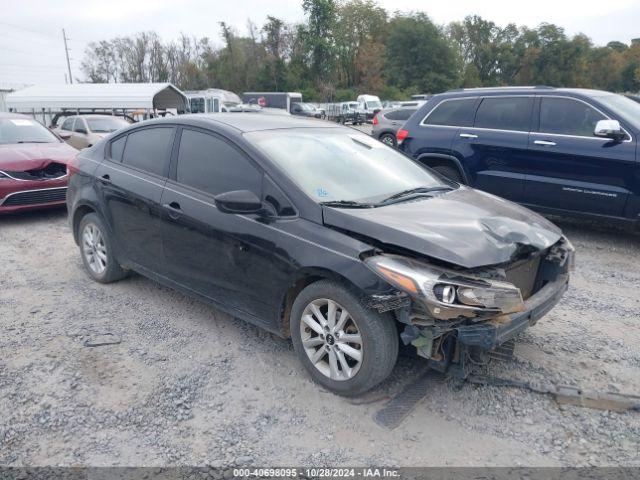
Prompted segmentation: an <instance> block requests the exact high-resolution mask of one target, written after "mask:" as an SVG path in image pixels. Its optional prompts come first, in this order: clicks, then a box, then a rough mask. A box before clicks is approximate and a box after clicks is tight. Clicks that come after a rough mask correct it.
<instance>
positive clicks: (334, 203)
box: [320, 200, 374, 208]
mask: <svg viewBox="0 0 640 480" xmlns="http://www.w3.org/2000/svg"><path fill="white" fill-rule="evenodd" d="M320 205H324V206H325V207H337V208H373V207H374V205H372V204H371V203H360V202H356V201H354V200H329V201H326V202H320Z"/></svg>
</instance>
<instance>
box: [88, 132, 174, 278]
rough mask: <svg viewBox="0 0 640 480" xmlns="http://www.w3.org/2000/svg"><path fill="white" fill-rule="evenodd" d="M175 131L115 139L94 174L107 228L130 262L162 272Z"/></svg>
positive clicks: (131, 134)
mask: <svg viewBox="0 0 640 480" xmlns="http://www.w3.org/2000/svg"><path fill="white" fill-rule="evenodd" d="M174 133H175V128H174V127H172V126H154V127H150V128H141V129H137V130H134V131H132V132H131V133H129V134H128V135H124V136H121V137H117V138H115V139H114V140H113V141H111V142H110V143H109V145H108V148H107V151H108V153H107V156H108V159H107V160H105V161H104V162H102V163H101V164H100V166H99V167H98V169H97V171H96V177H97V181H98V188H99V191H100V195H101V197H102V202H101V203H102V205H104V208H105V212H104V214H105V216H106V219H107V222H108V224H109V225H110V226H111V228H112V229H113V234H114V235H115V239H116V242H117V245H118V247H119V248H120V250H121V252H122V253H121V255H122V254H124V255H123V257H124V258H126V260H128V261H129V262H130V263H132V264H135V266H136V267H142V268H144V269H147V270H150V271H151V272H155V273H160V266H161V261H160V260H161V259H162V242H161V240H160V217H159V215H160V197H161V195H162V189H163V187H164V184H165V182H166V176H167V173H168V168H169V158H170V152H171V147H172V143H173V137H174Z"/></svg>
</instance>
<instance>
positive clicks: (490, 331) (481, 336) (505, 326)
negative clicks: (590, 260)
mask: <svg viewBox="0 0 640 480" xmlns="http://www.w3.org/2000/svg"><path fill="white" fill-rule="evenodd" d="M568 286H569V275H568V274H561V275H558V277H557V278H556V280H555V281H553V282H550V283H548V284H547V285H545V286H544V287H542V288H541V289H540V290H539V291H538V292H537V293H536V294H535V295H533V296H531V297H530V298H529V299H527V300H526V301H525V302H524V305H525V309H524V311H522V312H518V313H513V314H510V315H502V316H500V317H497V318H493V319H491V320H488V321H486V322H483V323H478V324H476V325H459V326H457V327H456V328H455V330H456V333H457V339H458V342H459V343H461V344H463V345H465V346H467V347H479V348H480V349H482V350H492V349H494V348H495V347H497V346H499V345H502V344H503V343H505V342H507V341H509V340H511V339H512V338H513V337H515V336H516V335H518V334H519V333H521V332H522V331H524V330H525V329H527V328H528V327H530V326H532V325H535V324H536V323H537V322H538V320H540V319H541V318H542V317H543V316H544V315H546V313H547V312H548V311H549V310H551V309H552V308H553V307H554V306H555V305H556V304H557V303H558V302H559V301H560V299H561V298H562V296H563V295H564V292H566V291H567V288H568Z"/></svg>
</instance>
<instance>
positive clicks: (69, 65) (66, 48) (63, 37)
mask: <svg viewBox="0 0 640 480" xmlns="http://www.w3.org/2000/svg"><path fill="white" fill-rule="evenodd" d="M62 40H63V41H64V53H65V55H66V56H67V71H68V72H69V83H73V77H72V76H71V63H69V47H67V34H66V33H65V32H64V28H63V29H62Z"/></svg>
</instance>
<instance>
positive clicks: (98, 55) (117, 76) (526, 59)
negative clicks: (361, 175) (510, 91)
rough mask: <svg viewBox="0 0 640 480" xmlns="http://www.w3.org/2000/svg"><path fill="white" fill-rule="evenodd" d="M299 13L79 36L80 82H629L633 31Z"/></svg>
mask: <svg viewBox="0 0 640 480" xmlns="http://www.w3.org/2000/svg"><path fill="white" fill-rule="evenodd" d="M302 7H303V11H304V14H305V17H304V21H302V22H301V23H296V24H292V23H287V22H285V21H283V20H281V19H278V18H275V17H272V16H269V17H267V19H266V22H265V23H264V25H257V24H255V23H254V22H252V21H251V20H249V21H248V22H247V31H246V33H245V34H242V35H241V34H239V33H238V32H237V31H236V30H235V29H234V28H232V27H231V26H229V25H228V24H227V23H225V22H220V23H219V32H217V34H218V35H219V36H220V40H221V41H222V44H221V46H214V44H213V42H212V41H211V39H210V37H202V38H196V37H190V36H187V35H184V34H183V35H181V36H180V38H179V39H178V40H176V41H170V42H165V41H163V40H162V39H161V38H160V37H159V36H158V35H157V33H155V32H141V33H138V34H136V35H133V36H125V37H117V38H113V39H110V40H103V41H100V42H95V43H91V44H89V46H88V48H87V50H86V51H85V55H84V59H83V62H82V70H83V72H84V74H85V75H86V81H89V82H93V83H98V82H171V83H173V84H175V85H176V86H178V87H179V88H181V89H183V90H197V89H205V88H210V87H215V88H223V89H226V90H231V91H234V92H238V93H240V92H244V91H301V92H302V93H303V96H304V98H306V99H307V100H311V101H342V100H350V99H353V98H355V96H356V95H357V94H358V93H372V94H377V95H379V96H380V97H381V98H384V99H390V100H395V99H402V98H406V97H408V96H409V95H411V94H415V93H438V92H441V91H444V90H447V89H451V88H457V87H479V86H500V85H550V86H556V87H584V88H599V89H604V90H610V91H617V92H637V91H640V39H635V40H632V42H631V44H630V45H627V44H625V43H622V42H618V41H613V42H609V43H608V44H607V45H606V46H596V45H594V44H593V42H592V41H591V40H590V39H589V37H587V36H586V35H584V34H577V35H573V36H568V35H567V34H566V33H565V31H564V29H563V28H562V27H560V26H557V25H553V24H550V23H543V24H541V25H539V26H538V27H537V28H528V27H525V26H521V27H519V26H517V25H515V24H509V25H506V26H504V27H501V26H499V25H496V24H495V23H494V22H492V21H490V20H486V19H484V18H481V17H479V16H477V15H473V16H468V17H466V18H465V19H464V20H462V21H456V22H452V23H450V24H448V25H444V26H441V25H437V24H435V23H434V22H433V21H432V20H431V19H430V18H429V17H428V16H427V15H426V14H425V13H422V12H409V13H401V12H394V13H389V12H388V11H386V10H385V9H384V8H382V7H380V6H379V5H378V4H376V3H375V1H374V0H340V1H338V0H303V1H302Z"/></svg>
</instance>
